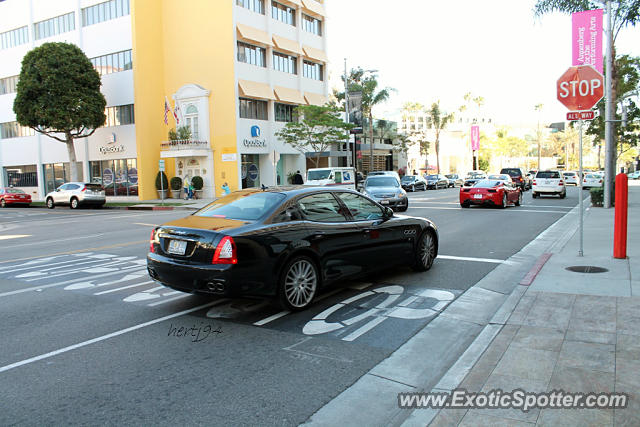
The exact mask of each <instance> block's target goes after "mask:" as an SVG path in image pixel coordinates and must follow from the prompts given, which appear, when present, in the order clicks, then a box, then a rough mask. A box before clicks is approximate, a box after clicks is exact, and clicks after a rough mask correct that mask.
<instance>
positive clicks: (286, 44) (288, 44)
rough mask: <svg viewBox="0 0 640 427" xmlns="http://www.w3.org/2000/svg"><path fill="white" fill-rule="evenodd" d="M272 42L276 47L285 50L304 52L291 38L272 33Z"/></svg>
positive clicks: (299, 53)
mask: <svg viewBox="0 0 640 427" xmlns="http://www.w3.org/2000/svg"><path fill="white" fill-rule="evenodd" d="M273 42H274V43H275V44H276V47H277V48H278V49H281V50H285V51H287V52H293V53H297V54H298V55H303V54H304V52H302V49H301V48H300V45H299V44H298V42H295V41H293V40H289V39H287V38H284V37H280V36H276V35H274V36H273Z"/></svg>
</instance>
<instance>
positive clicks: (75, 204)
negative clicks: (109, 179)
mask: <svg viewBox="0 0 640 427" xmlns="http://www.w3.org/2000/svg"><path fill="white" fill-rule="evenodd" d="M44 200H45V201H46V203H47V207H48V208H49V209H53V208H54V207H55V206H56V205H69V207H71V209H78V208H79V207H80V205H93V206H96V207H99V208H101V207H102V205H104V204H105V202H106V201H107V198H106V197H105V194H104V188H102V185H100V184H89V183H84V182H67V183H66V184H62V185H61V186H60V187H58V189H57V190H55V191H52V192H50V193H48V194H47V195H46V196H45V198H44Z"/></svg>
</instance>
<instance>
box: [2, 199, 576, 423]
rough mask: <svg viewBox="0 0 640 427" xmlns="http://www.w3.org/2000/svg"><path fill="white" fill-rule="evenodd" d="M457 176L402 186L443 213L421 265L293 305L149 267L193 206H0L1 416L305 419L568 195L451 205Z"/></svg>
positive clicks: (502, 256)
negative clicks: (158, 237) (176, 284)
mask: <svg viewBox="0 0 640 427" xmlns="http://www.w3.org/2000/svg"><path fill="white" fill-rule="evenodd" d="M458 191H459V190H458V189H448V190H429V191H427V192H417V193H411V194H410V195H409V197H410V207H409V210H408V211H407V214H408V215H415V216H424V217H427V218H430V219H432V220H433V221H434V222H435V223H436V225H437V226H438V228H439V233H440V256H439V258H438V259H437V260H436V262H435V263H434V266H433V268H432V269H431V270H430V271H428V272H425V273H415V272H413V271H412V270H410V269H405V268H397V269H393V270H391V271H386V272H384V273H383V274H376V275H375V276H373V277H365V278H363V279H362V280H361V281H358V282H350V283H344V284H343V287H339V288H335V289H330V290H328V291H327V292H325V293H324V294H322V295H321V296H320V297H319V300H318V301H317V302H316V304H315V305H314V306H313V307H312V308H311V309H309V310H307V311H305V312H303V313H296V314H291V313H286V312H281V311H280V310H279V309H278V308H276V307H274V306H273V305H271V304H269V303H268V302H265V301H261V300H253V299H239V300H232V301H229V300H226V299H216V300H212V299H205V298H201V297H196V296H192V295H187V294H182V293H180V292H175V291H173V290H171V289H167V288H164V287H161V286H159V285H157V284H156V283H153V282H151V280H150V278H149V277H148V275H147V274H146V269H145V256H146V252H147V250H148V238H149V233H150V230H151V228H152V226H153V225H156V224H161V223H163V222H165V221H169V220H171V219H174V218H179V217H182V216H185V215H186V214H188V212H185V211H169V212H163V211H153V212H149V211H142V212H140V211H114V210H78V211H72V210H69V209H68V208H56V209H55V210H53V211H49V210H45V209H37V208H31V209H24V208H8V209H3V210H0V313H2V314H3V316H2V322H0V424H1V425H13V424H18V425H44V424H105V425H109V424H154V425H171V424H177V423H179V424H189V425H199V424H206V425H217V424H224V425H247V424H252V425H256V424H260V425H297V424H299V423H301V422H304V421H306V420H307V419H308V417H309V416H310V415H312V414H313V413H314V412H315V411H316V410H317V409H318V408H320V407H322V406H323V405H324V404H325V403H327V402H328V401H329V400H331V399H332V398H333V397H335V396H336V395H338V394H339V393H340V392H341V391H343V390H344V389H345V388H347V387H348V386H350V385H351V384H353V383H354V382H355V381H356V380H357V379H358V378H359V377H360V376H362V375H363V374H364V373H366V372H367V371H368V370H369V369H371V368H372V367H373V366H375V365H376V364H377V363H379V362H380V361H381V360H383V359H384V358H386V357H387V356H388V355H389V354H390V353H391V352H393V351H394V350H395V349H397V348H398V347H399V346H401V345H402V344H403V343H405V342H406V341H407V340H408V339H409V338H410V337H411V336H412V335H413V334H415V333H416V332H417V331H418V330H420V329H421V328H423V327H424V326H425V325H426V324H427V323H429V322H430V321H431V320H433V319H434V318H435V316H437V313H438V312H439V311H441V310H442V309H444V308H445V307H446V306H447V305H448V304H449V303H450V302H451V301H452V300H453V299H454V298H456V297H457V296H458V295H460V294H461V293H462V292H464V291H465V290H466V289H468V288H469V287H471V286H473V285H474V284H475V283H476V282H478V281H479V280H480V279H481V278H482V277H484V276H485V275H486V274H487V273H488V272H489V271H491V270H492V269H493V268H495V267H496V266H497V265H499V263H500V262H502V261H504V260H506V259H507V258H508V257H510V256H511V255H513V254H514V253H516V252H518V251H519V250H520V249H521V248H522V247H523V246H524V245H526V244H527V243H528V242H529V241H531V240H532V239H534V238H535V237H536V236H537V235H538V234H539V233H540V232H542V231H544V230H545V229H546V228H547V227H549V226H550V225H551V224H552V223H554V222H555V221H556V220H558V219H559V218H560V217H561V216H563V215H564V214H565V213H567V212H568V211H569V210H570V209H571V208H573V207H574V206H575V205H576V204H577V203H578V198H577V197H578V189H576V188H573V187H570V188H569V189H568V197H567V198H566V199H564V200H561V199H559V198H557V197H548V198H547V197H545V198H541V199H536V200H533V199H532V198H531V192H530V191H529V192H527V193H526V195H525V200H524V204H523V205H522V206H520V207H509V208H507V209H504V210H503V209H491V208H481V207H472V208H470V209H461V208H460V207H459V204H458ZM585 195H586V192H585ZM374 308H377V310H374ZM180 328H182V330H181V329H180ZM434 345H437V343H434Z"/></svg>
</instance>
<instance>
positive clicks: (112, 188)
mask: <svg viewBox="0 0 640 427" xmlns="http://www.w3.org/2000/svg"><path fill="white" fill-rule="evenodd" d="M137 163H138V162H137V160H136V159H117V160H102V161H95V162H89V174H90V177H89V179H90V181H91V183H93V184H101V185H102V186H103V187H104V191H105V195H107V196H137V195H138V168H137Z"/></svg>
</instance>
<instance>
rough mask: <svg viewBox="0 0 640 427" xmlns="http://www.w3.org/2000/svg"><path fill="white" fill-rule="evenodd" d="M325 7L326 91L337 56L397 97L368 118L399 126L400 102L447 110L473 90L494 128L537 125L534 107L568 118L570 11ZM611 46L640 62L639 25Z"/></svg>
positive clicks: (490, 4)
mask: <svg viewBox="0 0 640 427" xmlns="http://www.w3.org/2000/svg"><path fill="white" fill-rule="evenodd" d="M325 3H326V10H327V15H328V18H327V51H328V56H329V61H330V63H329V79H330V81H329V83H330V91H331V89H332V88H333V87H341V86H342V85H343V83H342V80H340V76H341V75H342V74H343V73H344V58H346V59H347V68H348V69H350V68H353V67H357V66H360V67H362V68H363V69H374V70H378V76H379V82H380V84H381V86H382V87H385V86H386V87H391V88H394V89H395V90H396V91H395V92H392V95H391V98H390V100H389V101H388V102H387V103H386V104H383V105H382V106H381V107H379V108H377V109H374V115H375V116H376V117H380V118H386V119H396V120H397V119H398V118H399V112H400V109H401V107H402V105H403V104H404V103H405V102H408V101H412V102H420V103H423V104H426V105H431V103H433V102H435V101H437V100H440V102H441V105H442V106H443V108H445V109H446V110H448V111H454V110H457V108H458V107H459V106H460V105H462V104H463V96H464V94H465V93H468V92H471V93H472V94H473V95H475V96H482V97H484V98H485V106H483V107H482V108H483V113H484V112H486V113H487V114H488V115H489V116H491V117H494V118H495V119H496V120H498V121H499V122H500V123H504V124H514V125H515V124H523V123H533V122H536V121H537V120H538V112H536V111H535V109H534V107H535V105H537V104H543V109H542V112H541V113H539V115H540V119H541V121H542V122H547V123H551V122H559V121H564V120H565V118H566V112H567V109H566V108H565V107H564V106H563V105H562V104H561V103H560V102H559V101H558V100H557V99H556V81H557V80H558V78H559V77H560V76H561V75H562V74H563V73H564V72H565V71H566V69H567V68H568V67H570V66H571V15H569V14H558V13H554V14H551V15H545V16H543V17H536V16H534V13H533V6H534V4H535V0H485V1H478V0H448V1H436V0H326V2H325ZM604 20H605V23H606V15H605V18H604ZM605 25H606V24H605ZM605 46H606V45H605ZM616 49H617V52H618V54H622V53H626V54H630V55H634V56H640V26H638V27H636V28H630V29H626V30H623V31H621V32H620V34H619V36H618V38H617V40H616Z"/></svg>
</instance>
